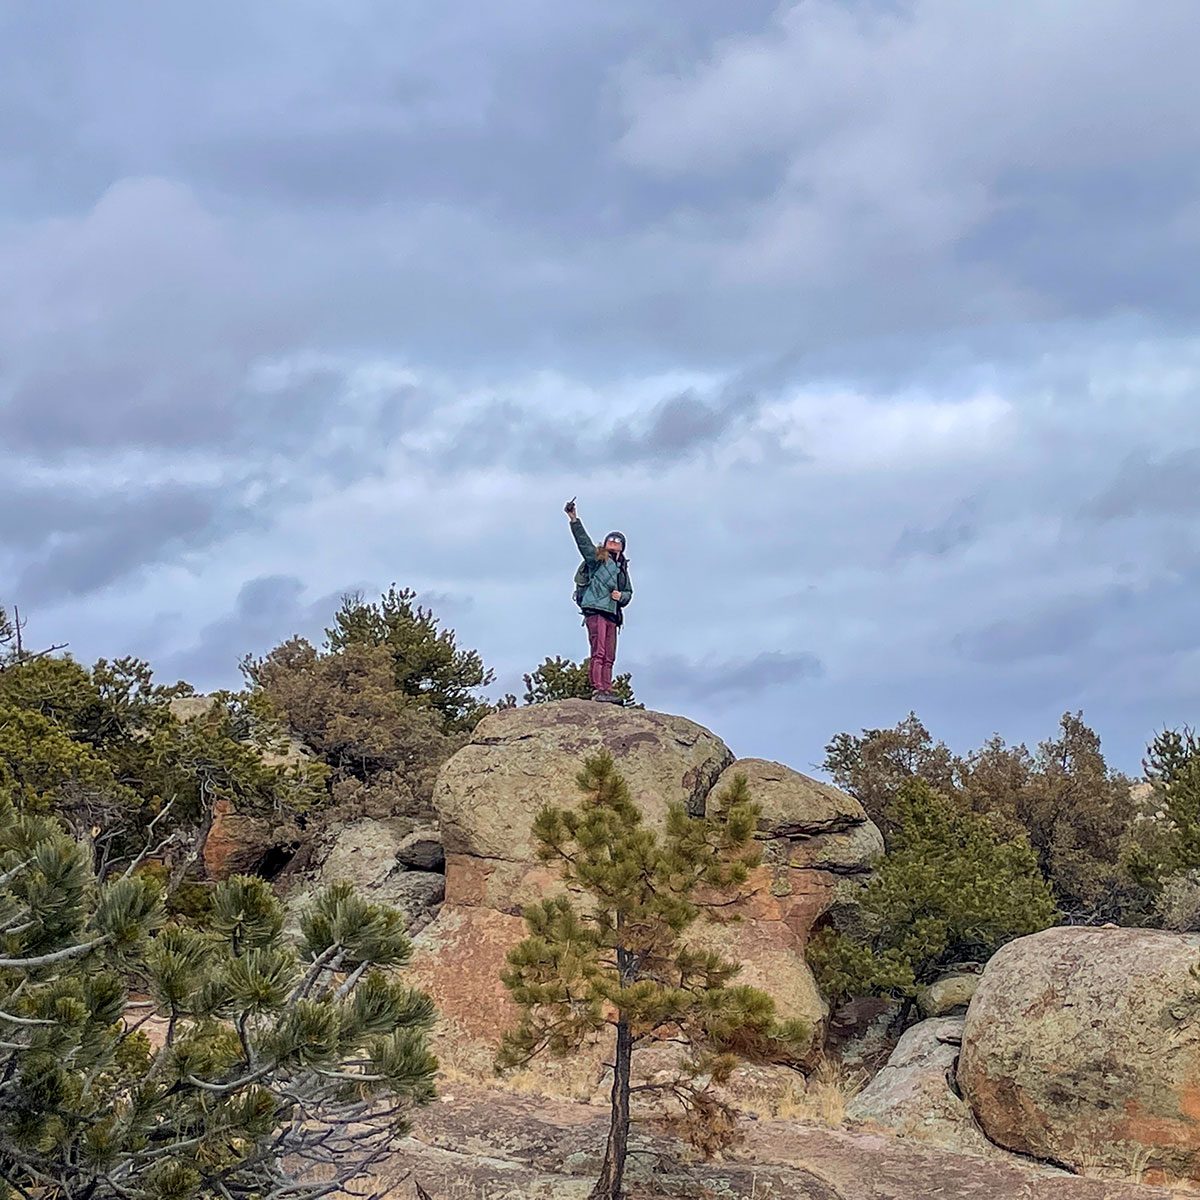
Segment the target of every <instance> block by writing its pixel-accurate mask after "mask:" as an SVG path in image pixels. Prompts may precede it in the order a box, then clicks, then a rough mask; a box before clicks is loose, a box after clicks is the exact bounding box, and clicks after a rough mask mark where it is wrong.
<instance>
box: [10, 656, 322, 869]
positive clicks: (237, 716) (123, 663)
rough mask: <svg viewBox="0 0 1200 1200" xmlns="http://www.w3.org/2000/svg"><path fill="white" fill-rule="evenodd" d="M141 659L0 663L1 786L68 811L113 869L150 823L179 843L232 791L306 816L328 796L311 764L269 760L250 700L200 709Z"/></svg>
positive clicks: (261, 722) (14, 797) (260, 809)
mask: <svg viewBox="0 0 1200 1200" xmlns="http://www.w3.org/2000/svg"><path fill="white" fill-rule="evenodd" d="M188 690H189V689H187V688H186V686H184V685H175V686H173V687H164V686H162V685H160V684H157V683H155V682H154V680H153V677H152V674H151V671H150V668H149V667H148V666H147V665H146V664H145V663H144V662H141V661H140V660H138V659H132V658H127V659H119V660H117V661H115V662H108V661H106V660H104V659H101V660H100V661H99V662H97V663H96V664H95V666H94V667H92V668H90V669H89V668H87V667H85V666H83V665H82V664H80V663H77V662H76V661H75V660H74V659H71V658H69V657H61V658H55V657H48V656H45V657H37V658H35V657H30V658H26V659H24V660H22V661H21V662H11V663H10V664H9V666H8V667H7V669H6V670H4V671H3V672H2V673H0V795H3V796H5V797H6V798H7V799H8V800H9V801H11V802H12V803H14V804H16V805H17V806H18V807H19V808H20V809H21V810H22V811H24V812H30V813H33V812H48V813H55V814H57V815H58V816H60V817H61V818H62V819H63V820H64V821H66V822H67V824H68V825H69V826H70V828H71V829H72V830H73V831H74V832H75V834H76V836H77V837H80V838H85V839H88V840H90V841H91V842H92V844H93V848H94V854H95V863H96V867H97V870H98V871H99V872H100V873H101V874H102V875H103V874H107V873H108V872H109V871H110V870H112V869H113V868H114V867H115V866H116V865H118V864H122V863H125V862H127V861H128V860H129V858H130V856H131V855H133V854H135V853H137V852H140V851H141V850H142V849H143V848H144V847H145V844H146V837H147V833H148V831H149V830H151V829H152V828H153V829H154V830H155V831H156V835H157V836H158V837H159V838H161V839H164V841H163V844H162V845H161V846H160V851H161V852H162V853H163V854H170V853H171V852H172V850H174V851H175V852H181V851H182V850H183V848H184V847H185V845H186V844H187V843H189V842H194V841H195V839H196V837H197V836H198V832H197V831H199V830H200V829H202V828H203V827H204V826H205V824H206V823H207V821H208V820H210V819H211V815H212V810H213V806H214V805H215V804H216V802H217V801H218V800H221V799H225V800H228V801H230V802H231V803H233V804H234V805H235V806H236V807H237V808H238V809H239V810H241V811H243V812H250V813H258V814H264V815H265V814H286V815H297V814H303V813H304V812H306V811H308V810H309V809H310V808H312V807H313V806H314V805H315V804H318V803H320V802H321V801H322V799H323V798H324V795H325V789H324V785H323V780H322V778H321V772H320V770H319V768H318V769H314V768H313V766H312V765H310V764H296V763H290V764H285V763H272V762H270V761H269V759H264V752H269V751H270V749H271V748H272V746H273V744H274V742H273V731H272V728H271V725H270V722H269V721H268V720H267V719H266V717H265V714H263V713H261V712H258V711H256V710H255V702H254V700H253V699H252V698H248V697H244V696H237V695H232V694H228V693H224V694H220V695H218V696H216V697H213V698H212V699H211V701H210V702H208V703H207V704H206V705H205V706H204V711H203V712H202V713H201V714H199V715H197V716H196V717H195V718H194V719H192V720H188V721H181V720H179V719H178V718H177V717H176V716H175V714H174V713H173V711H172V701H173V700H175V699H177V698H179V697H180V696H182V695H183V694H185V693H186V692H187V691H188Z"/></svg>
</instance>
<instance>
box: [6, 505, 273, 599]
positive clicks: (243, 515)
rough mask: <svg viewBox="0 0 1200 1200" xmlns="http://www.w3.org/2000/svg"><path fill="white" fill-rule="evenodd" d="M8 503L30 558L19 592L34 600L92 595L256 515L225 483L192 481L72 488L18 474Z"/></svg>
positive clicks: (13, 537)
mask: <svg viewBox="0 0 1200 1200" xmlns="http://www.w3.org/2000/svg"><path fill="white" fill-rule="evenodd" d="M0 507H2V508H3V511H4V514H5V528H6V536H5V540H6V542H8V543H9V544H10V545H12V546H15V547H16V548H18V550H19V551H20V558H21V563H22V565H21V567H20V569H19V570H18V571H17V573H16V578H15V580H14V582H13V584H12V589H13V593H14V595H15V597H16V598H17V599H19V600H24V601H26V602H29V603H44V602H47V601H51V600H58V599H61V598H63V597H66V596H83V595H87V594H88V593H90V592H94V591H97V590H99V589H101V588H105V587H108V586H110V585H112V584H113V583H114V582H116V581H118V580H121V579H124V578H126V577H128V576H130V575H131V574H134V573H136V572H137V571H138V570H139V569H140V568H143V567H144V566H145V565H146V564H147V563H155V562H162V561H164V560H168V559H170V558H172V557H174V556H176V555H178V554H180V553H182V552H184V551H189V550H190V551H194V550H198V549H201V548H203V547H205V546H207V545H210V544H211V543H212V542H214V541H216V540H217V539H218V538H220V537H223V536H226V535H228V534H229V533H230V531H231V530H232V529H233V528H248V527H250V526H251V525H252V524H253V522H254V516H253V513H252V512H251V511H250V510H249V509H247V508H246V507H244V506H241V505H239V504H237V503H236V502H234V501H233V500H232V498H231V497H230V496H229V495H228V494H227V493H226V491H225V490H224V489H221V488H213V487H203V486H193V485H187V484H161V485H157V486H153V487H150V488H145V489H132V488H131V489H129V490H120V491H105V490H95V489H87V488H79V489H78V490H74V491H70V490H67V489H65V488H63V487H46V486H29V485H26V486H20V485H15V484H13V483H11V482H10V483H8V484H6V485H5V486H4V487H3V488H0Z"/></svg>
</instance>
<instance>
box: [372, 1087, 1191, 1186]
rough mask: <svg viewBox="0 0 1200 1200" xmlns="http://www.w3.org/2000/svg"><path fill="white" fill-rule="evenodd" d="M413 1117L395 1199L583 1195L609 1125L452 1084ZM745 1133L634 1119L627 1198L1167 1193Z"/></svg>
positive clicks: (803, 1132)
mask: <svg viewBox="0 0 1200 1200" xmlns="http://www.w3.org/2000/svg"><path fill="white" fill-rule="evenodd" d="M441 1090H442V1093H443V1095H442V1098H441V1100H440V1101H439V1102H438V1103H435V1104H433V1105H432V1106H430V1107H429V1108H427V1109H423V1110H420V1111H418V1112H417V1113H416V1114H414V1121H413V1131H412V1134H411V1136H409V1137H408V1138H406V1139H405V1140H404V1142H403V1143H402V1145H401V1147H400V1149H399V1152H398V1153H397V1154H396V1155H395V1157H394V1158H393V1159H392V1160H391V1161H390V1162H387V1163H384V1164H381V1165H380V1166H379V1167H377V1168H376V1172H377V1174H376V1177H375V1180H374V1182H375V1183H376V1184H377V1185H381V1186H382V1188H383V1189H384V1190H385V1191H386V1192H387V1194H388V1195H390V1196H392V1197H394V1198H395V1200H419V1197H420V1196H421V1195H426V1196H431V1197H435V1198H437V1200H441V1198H443V1197H445V1198H449V1197H451V1196H462V1197H467V1196H471V1197H475V1196H478V1197H484V1196H486V1197H487V1198H488V1200H532V1198H534V1197H537V1198H538V1200H585V1198H586V1197H587V1195H588V1193H589V1192H590V1191H591V1187H592V1184H593V1183H594V1182H595V1179H596V1172H597V1167H598V1165H599V1161H600V1155H601V1153H602V1151H603V1149H604V1139H605V1136H606V1133H607V1129H608V1113H607V1110H606V1109H605V1108H603V1107H595V1106H592V1105H587V1104H566V1103H563V1102H562V1101H555V1100H549V1099H546V1098H544V1097H536V1096H530V1095H516V1094H513V1093H511V1092H503V1091H498V1090H494V1089H484V1088H479V1087H474V1086H469V1085H463V1084H448V1083H447V1084H443V1086H442V1089H441ZM744 1129H745V1134H746V1140H745V1141H744V1143H742V1145H740V1146H737V1147H735V1148H734V1149H733V1150H731V1151H730V1152H728V1153H727V1154H725V1155H723V1156H722V1161H720V1162H712V1163H705V1162H702V1161H698V1160H697V1156H696V1155H695V1154H694V1153H692V1152H690V1151H689V1149H688V1147H686V1146H684V1145H682V1144H681V1143H680V1142H678V1141H676V1140H675V1139H673V1138H672V1137H670V1136H669V1135H668V1134H666V1133H665V1132H664V1131H662V1130H661V1129H658V1128H656V1127H655V1126H654V1125H653V1124H650V1123H637V1124H635V1126H634V1128H633V1131H632V1137H631V1147H630V1149H631V1153H630V1156H629V1167H628V1177H627V1178H628V1191H629V1195H630V1196H631V1197H643V1196H644V1197H649V1196H656V1197H663V1198H664V1200H665V1198H673V1200H702V1198H704V1197H711V1198H713V1200H717V1198H724V1200H734V1198H735V1197H745V1198H750V1197H758V1198H760V1200H934V1198H940V1200H1171V1197H1170V1193H1168V1192H1167V1191H1165V1190H1163V1189H1159V1188H1152V1187H1139V1186H1138V1185H1136V1184H1132V1183H1128V1184H1126V1183H1115V1182H1105V1181H1100V1180H1095V1179H1076V1178H1073V1177H1071V1176H1069V1175H1063V1174H1061V1173H1058V1172H1055V1173H1049V1172H1046V1171H1041V1170H1038V1169H1036V1168H1034V1167H1033V1166H1031V1165H1030V1164H1027V1163H1023V1162H1021V1161H1019V1160H1015V1159H1010V1160H1008V1161H1000V1160H996V1161H990V1160H986V1159H981V1158H974V1157H968V1156H966V1155H960V1154H952V1153H949V1152H947V1151H946V1150H943V1149H940V1148H938V1147H935V1146H922V1145H920V1144H918V1143H916V1142H913V1141H910V1140H900V1139H898V1138H891V1137H885V1136H882V1135H880V1134H878V1133H872V1132H868V1131H865V1130H849V1129H825V1128H820V1127H818V1126H815V1125H812V1124H809V1123H802V1122H798V1121H792V1120H779V1119H771V1120H761V1121H748V1122H746V1124H745V1127H744ZM418 1185H419V1186H420V1187H421V1189H422V1191H421V1192H418V1191H417V1187H418Z"/></svg>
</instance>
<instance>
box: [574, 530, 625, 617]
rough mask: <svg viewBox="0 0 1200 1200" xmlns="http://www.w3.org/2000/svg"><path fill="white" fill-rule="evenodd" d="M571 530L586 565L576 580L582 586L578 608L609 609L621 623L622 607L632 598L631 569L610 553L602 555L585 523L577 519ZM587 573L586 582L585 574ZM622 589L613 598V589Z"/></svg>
mask: <svg viewBox="0 0 1200 1200" xmlns="http://www.w3.org/2000/svg"><path fill="white" fill-rule="evenodd" d="M571 532H572V533H573V534H574V535H575V545H577V546H578V547H579V553H580V554H581V555H583V565H582V566H581V567H580V569H579V570H580V574H579V575H577V576H576V581H577V583H579V585H580V586H581V587H582V588H583V594H582V595H581V596H580V597H579V607H580V608H581V609H583V610H584V612H588V611H590V612H606V613H611V614H612V615H613V616H614V617H616V618H617V621H618V623H619V622H620V621H621V619H622V617H623V615H624V614H623V613H622V612H621V610H622V609H623V608H624V607H625V605H627V604H628V603H629V601H630V600H632V599H633V585H632V584H631V583H630V582H629V571H628V570H627V569H626V568H625V567H624V566H623V565H622V564H621V563H619V562H617V560H616V559H614V558H612V557H611V556H609V555H607V554H603V555H602V554H601V552H600V550H599V548H598V547H597V546H596V544H595V542H593V541H592V539H591V538H590V537H588V534H587V530H586V529H584V527H583V522H582V521H580V520H579V519H578V518H576V519H575V520H574V521H572V522H571ZM585 572H586V575H587V582H586V584H585V583H584V582H583V579H582V575H583V573H585ZM615 591H619V592H620V593H621V598H620V599H619V600H614V599H613V597H612V594H613V592H615Z"/></svg>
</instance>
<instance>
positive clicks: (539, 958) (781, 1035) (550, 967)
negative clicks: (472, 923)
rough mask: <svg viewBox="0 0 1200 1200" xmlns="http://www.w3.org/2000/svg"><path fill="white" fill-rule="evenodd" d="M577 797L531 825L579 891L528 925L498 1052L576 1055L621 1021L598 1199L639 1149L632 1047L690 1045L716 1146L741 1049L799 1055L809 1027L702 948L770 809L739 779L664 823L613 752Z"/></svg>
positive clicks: (689, 1095) (685, 1080) (531, 913)
mask: <svg viewBox="0 0 1200 1200" xmlns="http://www.w3.org/2000/svg"><path fill="white" fill-rule="evenodd" d="M577 782H578V786H579V789H580V792H581V793H582V799H581V801H580V803H579V806H578V807H577V808H575V809H570V808H558V807H554V806H547V807H546V808H543V809H542V810H541V812H539V813H538V815H537V817H536V819H535V821H534V825H533V835H534V839H535V842H536V844H537V848H538V856H539V858H540V859H541V860H542V861H543V862H554V863H557V864H559V866H560V867H561V871H562V878H563V881H564V883H565V884H566V887H567V892H566V894H565V895H561V896H557V897H554V898H553V899H548V900H543V901H542V902H541V903H540V904H537V905H534V906H533V907H531V908H530V909H529V910H527V912H526V914H525V921H526V926H527V929H528V937H526V938H525V940H524V941H522V942H521V943H520V944H519V945H517V946H516V947H515V948H514V949H513V950H512V951H511V953H510V954H509V959H508V961H509V967H508V970H507V971H506V972H505V974H504V975H503V980H504V984H505V986H506V987H507V988H508V990H509V992H510V993H511V995H512V998H513V1000H514V1001H515V1002H516V1004H517V1005H518V1007H519V1008H520V1010H521V1016H520V1020H519V1022H518V1023H517V1025H516V1026H515V1027H514V1028H513V1029H512V1030H510V1031H509V1032H508V1033H507V1034H506V1036H505V1038H504V1042H503V1045H502V1047H501V1051H500V1055H499V1058H498V1060H497V1062H498V1067H499V1068H500V1069H501V1070H504V1069H511V1068H513V1067H516V1066H519V1065H522V1064H524V1063H526V1062H528V1061H529V1060H530V1059H531V1058H533V1057H534V1056H536V1055H538V1054H541V1053H543V1052H546V1053H550V1054H552V1055H556V1056H563V1055H567V1054H570V1053H571V1052H573V1051H575V1050H577V1049H578V1048H579V1047H580V1046H582V1045H583V1044H584V1043H586V1042H588V1041H590V1040H593V1039H595V1038H598V1037H599V1036H600V1035H601V1034H602V1033H604V1032H605V1031H606V1030H611V1031H612V1034H611V1036H612V1038H613V1042H612V1050H613V1063H612V1065H613V1084H612V1095H611V1120H610V1126H609V1136H608V1143H607V1146H606V1148H605V1153H604V1160H603V1164H602V1167H601V1173H600V1178H599V1180H598V1181H597V1183H596V1186H595V1188H594V1189H593V1191H592V1197H593V1200H617V1197H619V1196H620V1195H621V1186H622V1179H623V1177H624V1170H625V1159H626V1154H627V1151H628V1138H629V1121H630V1090H631V1082H630V1080H631V1067H632V1056H633V1054H634V1053H635V1052H636V1051H637V1049H638V1048H639V1047H641V1046H644V1045H646V1044H647V1043H651V1042H655V1041H669V1042H672V1043H675V1044H681V1045H682V1046H684V1047H685V1051H684V1054H683V1056H682V1058H681V1061H680V1063H679V1070H678V1074H677V1076H676V1077H675V1078H674V1079H672V1080H670V1081H667V1082H663V1083H651V1084H643V1085H639V1090H652V1089H655V1088H664V1089H670V1090H671V1091H672V1093H673V1094H674V1095H675V1096H676V1097H677V1098H679V1099H680V1100H681V1101H682V1102H683V1104H684V1106H685V1112H686V1113H687V1115H688V1116H689V1117H690V1118H691V1119H692V1122H693V1124H692V1130H691V1132H692V1134H693V1136H694V1140H696V1141H697V1142H698V1143H701V1144H704V1145H706V1146H707V1147H709V1148H711V1147H712V1146H713V1144H714V1142H719V1141H720V1138H721V1136H722V1134H724V1135H726V1136H728V1131H729V1130H731V1129H732V1113H731V1112H730V1110H729V1109H728V1107H727V1106H725V1105H724V1104H722V1103H721V1102H720V1101H719V1099H718V1098H717V1096H716V1094H715V1093H714V1090H713V1089H714V1085H717V1086H719V1085H721V1084H723V1083H725V1082H727V1081H728V1079H729V1077H730V1074H731V1073H732V1071H733V1069H734V1067H735V1066H736V1064H737V1062H738V1060H739V1059H752V1060H758V1061H766V1060H788V1059H793V1058H795V1057H797V1056H798V1055H799V1054H800V1053H802V1052H803V1047H804V1046H805V1044H806V1037H807V1032H808V1031H807V1030H805V1029H803V1028H802V1027H801V1026H800V1024H799V1023H797V1022H781V1021H779V1020H778V1019H777V1018H776V1014H775V1004H774V1001H773V1000H772V999H771V997H770V996H768V995H766V994H765V993H764V992H761V991H759V990H757V989H756V988H752V987H749V986H746V985H740V984H738V983H736V982H735V980H736V976H737V972H738V966H737V964H735V963H731V962H727V961H725V960H724V959H722V958H721V957H720V956H719V955H717V954H714V953H709V952H703V951H697V950H694V949H691V948H689V946H688V944H687V939H686V933H687V930H688V927H689V926H691V925H692V924H693V923H694V922H695V921H696V920H697V919H698V918H699V917H701V916H702V915H704V914H706V913H707V914H709V915H713V916H715V915H716V914H717V913H718V911H719V909H720V906H721V905H723V904H728V903H729V901H730V900H731V899H732V898H734V895H735V892H736V889H738V888H739V887H740V886H741V885H742V884H744V883H745V882H746V880H747V878H748V874H749V871H750V868H751V867H752V866H753V865H754V864H755V862H756V861H757V854H756V851H755V849H754V846H753V836H754V828H755V822H756V819H757V816H758V808H757V806H756V805H755V804H753V803H752V802H751V800H750V797H749V794H748V791H747V788H746V781H745V779H744V778H739V779H738V780H737V781H736V782H735V783H734V784H733V785H731V786H730V787H729V788H728V789H727V790H726V791H725V792H724V793H723V794H722V795H720V796H718V797H716V798H715V807H714V812H713V814H712V815H711V816H709V817H703V818H693V817H689V816H688V814H687V811H686V810H685V808H684V807H683V806H682V805H681V804H673V805H672V806H671V807H670V810H669V812H668V816H667V821H666V826H665V829H664V831H663V833H662V835H661V836H660V835H659V834H657V833H655V832H654V831H653V830H651V829H648V828H647V827H646V825H645V824H644V823H643V820H642V814H641V812H640V811H639V810H638V808H637V806H636V805H635V804H634V803H633V801H632V800H631V798H630V795H629V789H628V787H627V786H626V784H625V781H624V780H623V779H622V778H621V776H620V775H619V774H618V772H617V769H616V766H615V764H614V762H613V759H612V757H611V755H609V754H607V753H604V754H598V755H595V756H593V757H590V758H588V759H587V760H586V761H585V763H584V766H583V770H582V771H581V772H580V774H579V776H578V778H577Z"/></svg>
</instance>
